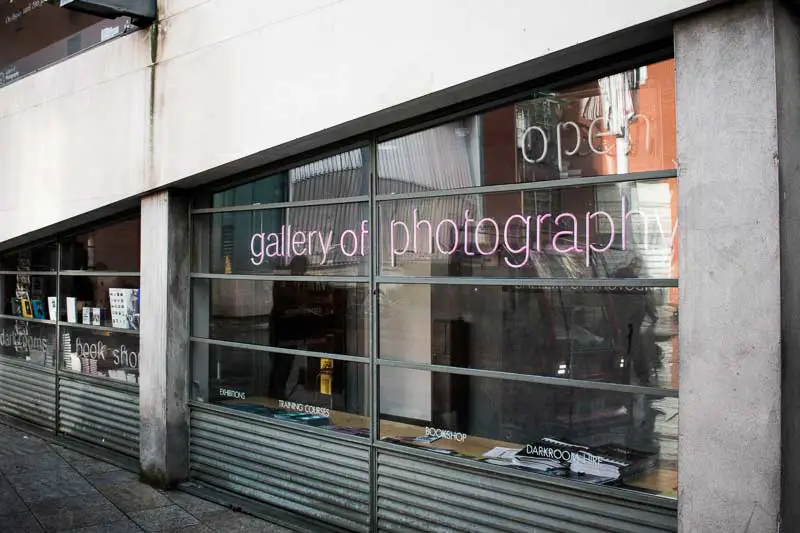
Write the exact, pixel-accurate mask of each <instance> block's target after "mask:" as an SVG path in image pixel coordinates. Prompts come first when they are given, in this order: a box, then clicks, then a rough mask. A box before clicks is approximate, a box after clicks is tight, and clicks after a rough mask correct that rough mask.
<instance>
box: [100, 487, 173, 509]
mask: <svg viewBox="0 0 800 533" xmlns="http://www.w3.org/2000/svg"><path fill="white" fill-rule="evenodd" d="M97 490H99V491H100V492H101V493H102V494H103V496H105V497H106V498H108V500H109V501H111V503H113V504H114V505H116V506H117V507H119V508H120V510H121V511H123V512H125V513H128V512H133V511H144V510H146V509H155V508H158V507H166V506H168V505H174V504H173V503H172V500H170V499H169V498H167V497H166V496H165V495H164V493H162V492H161V491H159V490H156V489H154V488H153V487H150V486H148V485H145V484H144V483H140V482H138V481H129V482H127V483H115V484H113V485H98V486H97Z"/></svg>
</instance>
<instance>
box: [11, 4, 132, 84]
mask: <svg viewBox="0 0 800 533" xmlns="http://www.w3.org/2000/svg"><path fill="white" fill-rule="evenodd" d="M58 4H59V2H58V0H11V1H4V2H0V87H2V86H3V85H5V84H8V83H11V82H13V81H16V80H17V79H19V78H21V77H23V76H25V75H27V74H31V73H33V72H36V71H37V70H39V69H41V68H43V67H46V66H48V65H50V64H53V63H55V62H57V61H60V60H62V59H64V58H66V57H69V56H71V55H73V54H76V53H78V52H80V51H82V50H86V49H87V48H90V47H92V46H95V45H97V44H99V43H101V42H104V41H107V40H109V39H112V38H114V37H117V36H119V35H123V34H125V33H127V32H130V31H134V30H136V27H135V26H133V25H132V24H131V20H130V18H129V17H118V18H116V19H114V20H108V19H104V18H100V17H98V16H95V15H90V14H87V13H80V12H77V11H72V10H67V9H61V8H60V7H59V5H58Z"/></svg>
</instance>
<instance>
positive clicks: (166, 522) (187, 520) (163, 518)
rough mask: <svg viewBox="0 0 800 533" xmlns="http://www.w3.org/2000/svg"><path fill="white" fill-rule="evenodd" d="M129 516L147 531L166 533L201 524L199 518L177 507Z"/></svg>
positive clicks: (170, 506)
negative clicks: (170, 530) (169, 530)
mask: <svg viewBox="0 0 800 533" xmlns="http://www.w3.org/2000/svg"><path fill="white" fill-rule="evenodd" d="M128 516H130V517H131V519H132V520H133V521H134V522H136V523H137V524H139V527H141V528H142V529H144V530H145V531H166V530H168V529H176V528H184V527H189V526H196V525H198V524H200V521H199V520H198V519H197V518H195V517H193V516H192V515H190V514H189V513H187V512H186V511H184V510H183V509H181V508H180V507H179V506H177V505H169V506H167V507H159V508H157V509H148V510H147V511H137V512H135V513H129V514H128Z"/></svg>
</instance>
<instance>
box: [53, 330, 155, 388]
mask: <svg viewBox="0 0 800 533" xmlns="http://www.w3.org/2000/svg"><path fill="white" fill-rule="evenodd" d="M61 355H62V357H61V361H62V363H61V365H62V366H61V368H63V369H64V370H68V371H71V372H79V373H81V374H86V375H89V376H95V377H105V378H110V379H115V380H118V381H125V382H127V383H138V382H139V363H140V357H139V337H138V336H137V335H133V334H128V333H117V332H108V331H98V330H92V329H87V328H75V327H68V326H62V327H61Z"/></svg>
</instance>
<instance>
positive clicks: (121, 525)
mask: <svg viewBox="0 0 800 533" xmlns="http://www.w3.org/2000/svg"><path fill="white" fill-rule="evenodd" d="M69 533H142V528H140V527H139V526H137V525H136V523H135V522H134V521H133V520H131V519H130V518H125V519H123V520H120V521H119V522H111V523H108V524H99V525H96V526H89V527H82V528H80V529H70V530H69Z"/></svg>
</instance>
